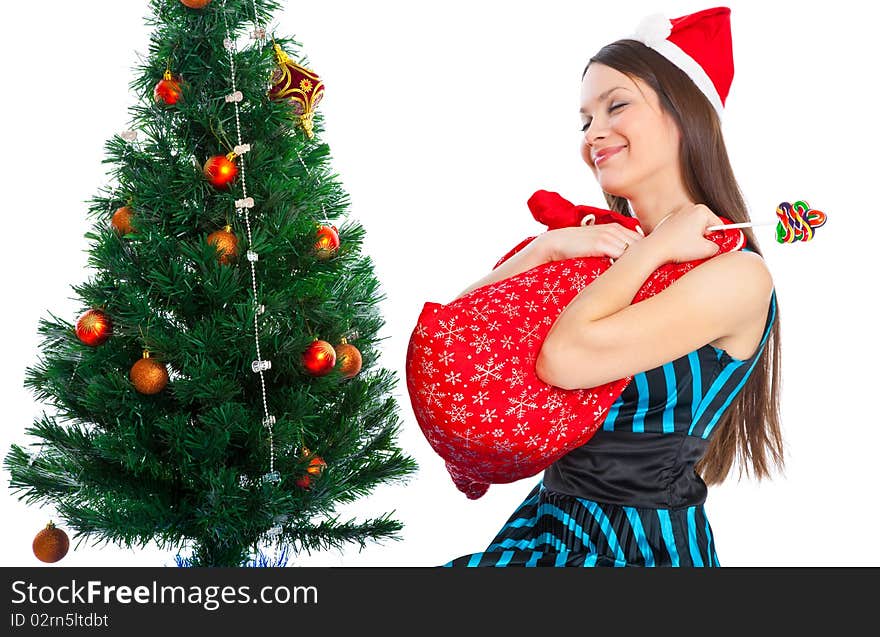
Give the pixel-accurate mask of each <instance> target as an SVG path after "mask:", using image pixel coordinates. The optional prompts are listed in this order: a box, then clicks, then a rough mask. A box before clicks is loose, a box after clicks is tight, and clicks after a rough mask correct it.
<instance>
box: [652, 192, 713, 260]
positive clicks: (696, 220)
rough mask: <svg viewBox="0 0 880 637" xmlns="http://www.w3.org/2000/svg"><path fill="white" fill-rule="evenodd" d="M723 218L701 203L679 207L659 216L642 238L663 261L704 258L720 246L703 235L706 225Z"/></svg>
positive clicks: (711, 254)
mask: <svg viewBox="0 0 880 637" xmlns="http://www.w3.org/2000/svg"><path fill="white" fill-rule="evenodd" d="M723 223H724V222H723V221H722V220H721V219H720V218H719V217H718V216H717V215H716V214H715V213H714V212H712V211H711V210H710V209H709V208H708V207H707V206H704V205H703V204H701V203H700V204H696V205H695V206H693V207H691V208H688V209H685V210H680V211H678V212H676V213H673V214H671V215H669V216H668V217H666V218H665V219H663V220H662V221H661V222H660V224H659V225H658V226H656V227H655V228H654V229H653V230H652V231H651V232H650V233H649V234H648V236H647V237H645V239H644V241H645V242H646V244H650V245H651V247H652V249H653V250H656V251H657V252H658V253H659V254H661V255H663V257H664V259H665V262H666V263H684V262H686V261H696V260H697V259H708V258H709V257H713V256H715V255H716V254H718V252H719V250H720V249H721V248H719V247H718V244H717V243H715V242H714V241H711V240H709V239H707V238H706V228H708V227H709V226H713V225H723Z"/></svg>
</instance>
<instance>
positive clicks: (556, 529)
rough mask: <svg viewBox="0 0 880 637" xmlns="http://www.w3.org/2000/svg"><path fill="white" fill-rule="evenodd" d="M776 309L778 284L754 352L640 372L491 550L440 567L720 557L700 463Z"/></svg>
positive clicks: (701, 355)
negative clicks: (697, 467)
mask: <svg viewBox="0 0 880 637" xmlns="http://www.w3.org/2000/svg"><path fill="white" fill-rule="evenodd" d="M744 249H748V248H744ZM775 318H776V291H775V289H774V290H773V294H772V295H771V298H770V306H769V308H768V311H767V319H766V322H765V327H764V334H763V336H762V338H761V342H760V344H759V345H758V348H757V349H756V351H755V352H754V354H752V356H751V357H749V358H748V359H745V360H740V359H737V358H734V357H732V356H730V354H728V353H727V352H726V351H724V350H722V349H719V348H717V347H715V346H713V345H711V344H708V345H705V346H703V347H701V348H699V349H697V350H695V351H693V352H690V353H688V354H686V355H685V356H682V357H680V358H678V359H676V360H674V361H671V362H669V363H666V364H664V365H662V366H660V367H656V368H654V369H650V370H647V371H645V372H642V373H639V374H635V375H634V376H633V380H632V382H630V383H629V385H627V387H626V388H625V389H624V391H623V392H622V393H621V395H620V396H618V398H617V400H616V401H615V402H614V404H613V405H612V406H611V409H610V410H609V412H608V416H607V417H606V419H605V422H604V425H603V427H602V428H601V429H600V430H599V431H597V432H596V434H595V435H594V436H593V437H592V438H591V439H590V441H589V442H587V443H586V444H584V445H582V446H581V447H579V448H577V449H574V450H573V451H571V452H570V453H568V454H566V455H565V456H563V457H562V458H560V459H559V460H557V461H556V462H555V463H554V464H553V465H551V466H550V467H548V468H547V469H546V470H545V471H544V473H543V475H542V477H541V479H540V480H539V481H538V483H537V484H536V485H535V486H534V488H533V489H532V490H531V492H530V493H529V494H528V496H527V497H526V499H525V500H524V501H523V502H522V503H521V504H520V505H519V507H517V509H516V510H515V511H514V512H513V514H512V515H511V516H510V517H509V518H508V520H507V522H506V523H505V524H504V526H503V527H502V528H501V530H500V531H499V532H498V533H497V535H496V536H495V538H494V539H493V540H492V542H491V543H490V544H489V545H488V546H487V547H486V549H485V550H484V551H482V552H479V553H473V554H470V555H464V556H461V557H458V558H455V559H453V560H451V561H449V562H447V563H446V564H444V565H443V566H450V567H451V566H704V567H713V566H720V564H719V562H718V555H717V553H716V550H715V541H714V537H713V535H712V528H711V525H710V524H709V520H708V519H707V517H706V513H705V510H704V508H703V505H704V502H705V500H706V495H707V489H706V485H705V483H704V482H703V480H702V479H701V478H700V476H699V475H698V474H697V473H696V472H695V471H694V465H695V464H696V463H697V462H698V461H699V459H700V458H701V457H702V456H703V454H704V453H705V450H706V448H707V447H708V444H709V441H710V439H711V436H712V432H713V431H715V430H716V426H717V424H718V421H719V419H720V417H721V416H722V415H723V414H724V412H725V411H726V410H727V408H728V407H729V406H730V404H731V402H732V401H733V399H734V398H735V397H736V396H737V394H738V393H739V392H740V391H741V390H742V388H743V386H744V385H745V383H746V381H747V380H748V378H749V376H750V375H751V372H752V370H753V369H754V366H755V365H756V363H757V361H758V358H759V357H760V355H761V352H762V351H763V350H764V348H765V345H766V342H767V338H768V336H769V334H770V330H771V328H772V326H773V321H774V320H775Z"/></svg>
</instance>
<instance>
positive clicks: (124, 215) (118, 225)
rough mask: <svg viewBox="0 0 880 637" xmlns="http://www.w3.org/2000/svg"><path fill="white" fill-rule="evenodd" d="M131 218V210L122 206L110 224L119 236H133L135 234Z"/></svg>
mask: <svg viewBox="0 0 880 637" xmlns="http://www.w3.org/2000/svg"><path fill="white" fill-rule="evenodd" d="M131 217H132V212H131V208H129V207H128V206H122V207H121V208H119V209H118V210H117V211H116V212H115V213H113V218H112V219H111V220H110V224H111V225H112V226H113V228H114V229H115V230H116V232H118V233H119V234H123V235H125V234H131V233H132V232H134V228H133V227H132V225H131Z"/></svg>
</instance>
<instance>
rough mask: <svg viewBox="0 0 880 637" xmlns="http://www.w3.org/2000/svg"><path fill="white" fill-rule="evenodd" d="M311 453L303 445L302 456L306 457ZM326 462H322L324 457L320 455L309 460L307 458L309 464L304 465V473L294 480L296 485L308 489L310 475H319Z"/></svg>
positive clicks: (310, 480)
mask: <svg viewBox="0 0 880 637" xmlns="http://www.w3.org/2000/svg"><path fill="white" fill-rule="evenodd" d="M310 455H312V452H311V451H309V450H308V448H307V447H303V452H302V457H303V458H308V457H309V456H310ZM326 466H327V463H326V462H324V459H323V458H322V457H321V456H315V457H314V458H312V459H311V460H309V466H308V467H306V473H305V474H304V475H302V476H300V477H299V478H297V479H296V480H295V482H296V485H297V486H298V487H302V488H303V489H308V488H310V487H311V485H312V477H313V476H314V477H316V478H317V477H318V476H320V475H321V474H322V473H323V471H324V469H325V467H326Z"/></svg>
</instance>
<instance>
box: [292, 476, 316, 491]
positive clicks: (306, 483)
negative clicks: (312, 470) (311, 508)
mask: <svg viewBox="0 0 880 637" xmlns="http://www.w3.org/2000/svg"><path fill="white" fill-rule="evenodd" d="M295 482H296V486H298V487H301V488H303V489H308V488H309V487H310V486H311V484H312V477H311V476H310V475H309V474H305V475H304V476H300V477H299V478H297V479H296V480H295Z"/></svg>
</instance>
